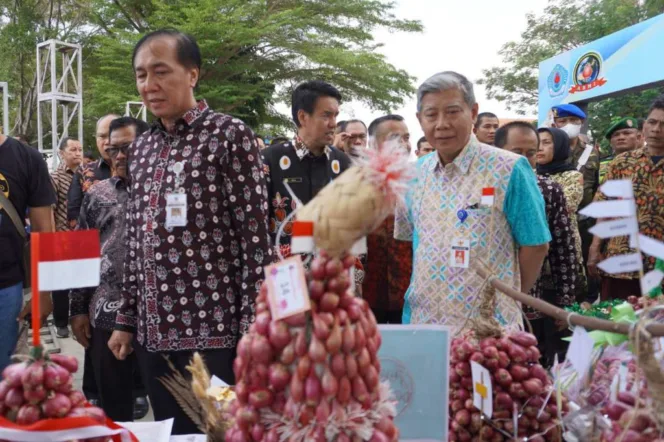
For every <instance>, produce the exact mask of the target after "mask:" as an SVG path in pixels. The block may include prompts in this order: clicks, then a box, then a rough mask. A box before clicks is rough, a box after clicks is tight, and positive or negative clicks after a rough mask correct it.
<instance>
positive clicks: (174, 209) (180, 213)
mask: <svg viewBox="0 0 664 442" xmlns="http://www.w3.org/2000/svg"><path fill="white" fill-rule="evenodd" d="M186 225H187V194H185V193H169V194H168V195H166V228H170V227H185V226H186Z"/></svg>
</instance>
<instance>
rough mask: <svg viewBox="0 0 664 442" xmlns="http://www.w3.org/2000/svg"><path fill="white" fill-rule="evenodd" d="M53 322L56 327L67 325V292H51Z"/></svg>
mask: <svg viewBox="0 0 664 442" xmlns="http://www.w3.org/2000/svg"><path fill="white" fill-rule="evenodd" d="M51 297H52V299H53V322H55V326H56V327H67V325H69V290H56V291H54V292H52V294H51Z"/></svg>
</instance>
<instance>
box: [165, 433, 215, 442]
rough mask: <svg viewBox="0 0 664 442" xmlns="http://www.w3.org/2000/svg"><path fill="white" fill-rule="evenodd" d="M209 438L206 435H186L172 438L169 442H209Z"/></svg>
mask: <svg viewBox="0 0 664 442" xmlns="http://www.w3.org/2000/svg"><path fill="white" fill-rule="evenodd" d="M207 440H208V437H207V436H206V435H205V434H186V435H180V436H171V438H170V439H169V441H168V442H207Z"/></svg>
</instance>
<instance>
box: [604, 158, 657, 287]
mask: <svg viewBox="0 0 664 442" xmlns="http://www.w3.org/2000/svg"><path fill="white" fill-rule="evenodd" d="M621 179H628V180H631V181H632V186H633V189H634V201H635V202H636V207H637V216H638V219H639V232H641V233H642V234H643V235H646V236H649V237H650V238H653V239H656V240H658V241H663V240H664V161H662V160H660V161H658V162H657V163H656V164H655V163H653V160H652V157H651V156H650V154H649V153H648V148H647V147H644V148H640V149H636V150H632V151H629V152H625V153H622V154H620V155H618V156H616V158H615V159H614V160H613V161H612V162H611V163H610V164H609V166H608V170H607V172H606V180H607V181H608V180H621ZM606 199H607V197H606V196H605V195H604V194H603V193H602V192H597V196H596V197H595V200H596V201H604V200H606ZM629 253H635V250H634V249H632V248H631V247H630V246H629V237H628V236H616V237H613V238H611V239H609V240H608V243H607V247H606V258H610V257H612V256H617V255H626V254H629ZM654 266H655V257H654V256H649V255H645V254H644V255H643V271H644V272H648V271H650V270H652V269H653V268H654ZM607 276H610V277H611V278H618V279H636V278H638V277H639V275H638V273H637V272H633V273H620V274H613V275H607Z"/></svg>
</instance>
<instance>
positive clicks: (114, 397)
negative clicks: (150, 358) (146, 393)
mask: <svg viewBox="0 0 664 442" xmlns="http://www.w3.org/2000/svg"><path fill="white" fill-rule="evenodd" d="M91 331H92V339H91V343H90V357H91V358H92V367H93V371H94V377H95V383H96V384H97V391H98V394H99V402H100V405H101V408H102V409H103V410H104V411H105V412H106V415H107V416H108V417H109V418H111V419H112V420H114V421H116V422H130V421H133V420H134V393H133V391H132V390H133V387H134V369H135V367H136V355H135V354H133V353H132V354H131V355H129V357H128V358H127V359H125V360H124V361H119V360H117V359H116V358H115V356H114V355H113V353H112V352H111V350H110V349H109V348H108V340H109V339H110V338H111V334H112V332H111V331H109V330H103V329H98V328H94V327H91Z"/></svg>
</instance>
